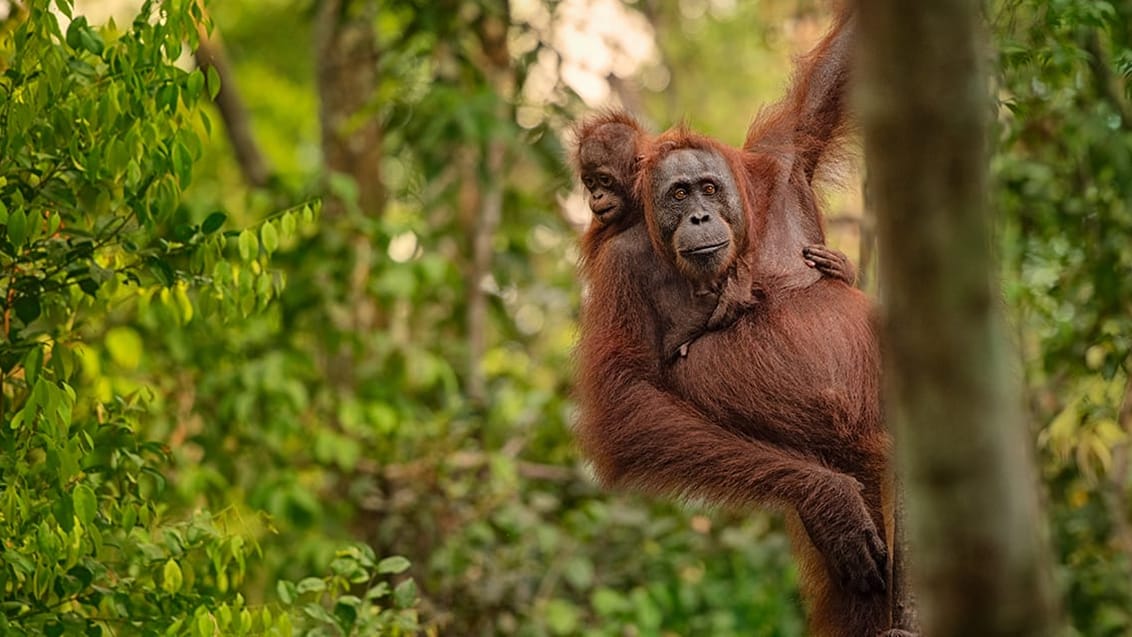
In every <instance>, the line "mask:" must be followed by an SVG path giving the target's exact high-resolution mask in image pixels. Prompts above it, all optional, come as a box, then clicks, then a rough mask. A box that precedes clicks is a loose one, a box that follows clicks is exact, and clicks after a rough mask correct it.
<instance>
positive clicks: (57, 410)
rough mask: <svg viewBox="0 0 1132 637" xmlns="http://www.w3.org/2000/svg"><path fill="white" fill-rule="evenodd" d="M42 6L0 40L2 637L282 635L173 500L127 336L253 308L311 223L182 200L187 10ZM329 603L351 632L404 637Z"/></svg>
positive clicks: (193, 10)
mask: <svg viewBox="0 0 1132 637" xmlns="http://www.w3.org/2000/svg"><path fill="white" fill-rule="evenodd" d="M54 9H55V10H56V11H52V10H51V8H50V7H49V6H47V4H46V3H29V4H28V6H27V9H26V11H27V13H26V14H25V15H19V16H17V18H16V19H17V20H18V24H16V25H15V26H14V27H12V28H11V29H10V30H6V31H5V32H4V35H3V39H2V40H0V64H2V68H3V76H2V78H0V127H2V128H3V131H4V133H3V135H0V157H2V159H0V201H2V202H3V203H2V204H0V223H2V224H3V227H4V233H3V240H2V241H0V288H2V289H3V290H4V297H3V299H2V302H3V335H4V340H3V343H2V344H0V373H2V381H3V391H2V394H0V400H2V401H3V420H2V427H3V432H4V433H3V436H2V437H0V445H2V449H3V453H2V454H0V535H2V536H3V538H4V543H3V551H2V553H0V557H2V562H0V588H2V590H3V594H4V604H3V605H4V614H3V615H0V632H4V633H5V634H10V633H14V634H43V635H62V634H68V635H69V634H82V635H99V634H124V633H129V634H133V633H138V634H169V635H174V634H193V635H213V634H224V635H244V634H290V631H291V629H290V626H291V625H292V623H291V622H292V620H291V618H290V615H288V614H287V613H286V612H280V611H279V610H275V611H272V610H271V609H270V608H268V607H263V608H260V609H254V608H249V607H248V606H247V605H246V604H245V602H244V598H243V596H242V595H241V594H240V593H239V592H237V591H238V590H239V589H240V588H241V587H242V586H243V585H244V582H245V578H246V576H247V574H248V563H249V561H251V562H254V561H255V560H256V559H258V557H259V555H260V551H259V547H257V546H256V544H255V541H254V535H253V534H252V533H250V532H249V529H248V526H249V525H248V524H247V523H245V521H244V520H242V519H241V517H240V515H239V513H238V512H236V511H234V510H228V511H225V512H224V513H221V514H216V515H214V514H210V513H209V512H208V509H206V508H201V507H199V505H198V506H183V505H182V506H178V505H177V503H176V502H175V498H171V497H170V496H171V493H170V481H169V477H168V476H169V471H170V469H171V467H170V464H169V463H170V460H171V454H172V452H173V450H172V449H171V447H170V445H169V443H168V442H164V441H156V440H154V439H152V438H150V437H149V436H147V435H146V433H147V432H148V433H152V425H151V423H152V421H153V420H154V419H155V417H156V415H157V414H159V413H161V412H162V411H163V410H164V409H165V407H166V404H167V403H165V402H164V398H165V397H164V396H163V395H162V392H161V388H160V386H159V385H156V384H153V383H150V382H148V378H150V374H152V373H154V372H155V371H156V372H159V371H160V370H161V368H160V366H159V365H160V362H161V361H160V359H159V358H158V357H155V356H153V355H151V353H150V352H149V351H148V346H147V343H146V339H145V331H146V329H147V328H152V329H160V330H178V329H182V328H184V327H185V326H186V325H188V324H191V323H194V322H195V323H196V324H203V323H206V322H225V321H231V322H238V321H240V320H242V319H244V318H245V317H247V316H249V315H251V314H252V313H254V312H258V311H262V310H263V309H264V308H265V307H266V306H267V304H268V302H270V301H271V300H272V299H273V298H275V297H276V296H277V295H278V294H279V292H280V290H281V289H282V277H281V276H280V273H278V272H275V271H272V270H271V269H270V267H269V257H270V255H271V253H273V252H274V251H275V250H277V249H278V247H279V243H280V241H281V240H289V239H290V238H291V237H293V236H294V235H295V234H296V233H297V231H298V225H299V224H300V223H302V224H303V225H304V226H309V225H313V222H314V216H315V207H312V206H309V205H308V206H299V207H298V208H296V209H295V210H293V211H292V210H286V211H283V212H282V213H280V214H279V215H278V216H277V217H275V218H273V219H269V220H267V221H264V222H262V223H259V224H257V227H254V228H248V229H245V230H242V231H239V232H237V231H227V232H225V231H223V228H224V226H225V222H226V215H225V213H223V212H213V213H212V214H209V215H207V216H205V217H204V218H203V219H202V220H200V221H199V222H196V221H194V219H193V218H192V217H191V216H190V215H189V213H188V211H187V210H186V208H185V207H184V206H183V205H182V204H181V199H182V196H183V190H184V188H186V187H187V186H189V184H190V183H191V181H192V177H193V175H192V168H193V163H194V161H195V160H196V158H198V157H199V156H200V155H201V149H202V142H201V139H200V137H199V135H198V128H197V125H198V122H199V126H200V127H202V128H203V129H205V130H207V129H208V127H209V120H208V118H207V116H206V115H204V111H203V110H201V108H200V105H201V104H202V102H203V101H204V100H207V99H208V97H209V95H207V94H206V93H205V89H204V87H205V79H204V76H203V74H202V73H201V71H199V70H194V71H191V72H188V71H184V70H182V69H180V68H178V67H177V66H176V65H175V62H176V60H177V58H179V57H180V55H181V50H182V45H183V43H184V42H188V43H189V45H190V46H193V45H194V44H195V38H196V37H197V36H196V33H197V31H196V29H195V24H196V22H197V21H199V20H201V19H202V15H201V13H200V9H199V6H198V5H196V4H195V3H158V2H146V3H145V4H144V6H143V7H142V9H141V12H140V13H139V14H138V16H137V17H136V18H135V19H134V21H133V22H132V23H131V24H130V26H129V27H128V28H126V29H123V30H121V31H119V30H118V29H117V28H116V27H115V26H114V25H113V24H110V25H108V26H107V27H106V28H104V29H95V28H93V27H92V26H91V25H89V24H88V23H87V21H86V19H85V18H84V17H82V16H72V7H71V4H70V2H65V1H62V0H60V1H59V2H56V3H55V5H54ZM5 26H8V25H5ZM213 86H215V84H213ZM370 562H372V556H371V558H370ZM335 564H336V563H332V568H333V567H334V566H335ZM367 566H372V565H371V564H369V563H367V562H363V563H362V564H361V565H360V566H359V567H358V568H357V569H356V570H361V571H364V569H365V568H366V567H367ZM377 570H378V571H381V569H377ZM381 572H388V571H381ZM352 576H355V577H356V575H355V574H352ZM335 581H336V580H335ZM350 581H355V580H350ZM406 581H411V580H406ZM332 592H333V593H334V595H333V598H332V599H330V601H328V602H327V603H331V602H332V603H333V604H335V605H336V606H335V607H337V605H342V604H345V605H346V606H348V607H349V608H351V609H352V610H353V611H354V612H355V613H356V614H357V615H358V616H359V617H364V618H365V621H364V623H361V624H359V625H361V626H363V627H364V629H365V634H375V630H376V629H381V630H385V629H387V628H388V629H389V630H391V631H393V632H391V633H390V634H395V633H396V630H403V629H406V628H408V629H412V626H413V625H414V624H413V622H412V615H411V612H410V611H407V610H405V611H398V612H397V613H395V614H394V615H393V616H390V617H384V616H381V617H378V618H375V617H374V616H375V615H376V611H377V610H379V609H380V607H379V606H377V602H375V601H373V600H375V599H376V597H374V598H370V599H367V600H364V601H362V600H358V601H356V602H354V601H353V600H350V599H349V598H348V596H345V595H340V594H339V593H341V587H336V588H333V589H332ZM413 601H414V595H413V593H412V591H411V590H409V591H407V592H402V593H400V594H399V596H398V599H397V603H398V608H401V609H408V608H410V607H411V606H412V603H413ZM313 608H314V607H313V606H310V605H307V606H306V607H305V608H304V611H305V612H306V614H307V615H310V614H311V612H312V609H313ZM357 623H358V622H357V621H355V622H350V623H349V625H350V626H352V625H354V624H357ZM335 625H336V626H345V625H347V624H346V623H339V624H335ZM397 626H400V627H401V628H396V627H397ZM346 633H349V630H347V631H346ZM355 634H360V633H355Z"/></svg>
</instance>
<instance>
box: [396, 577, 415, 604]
mask: <svg viewBox="0 0 1132 637" xmlns="http://www.w3.org/2000/svg"><path fill="white" fill-rule="evenodd" d="M416 603H417V583H416V582H414V581H413V580H411V579H407V580H405V581H403V582H401V583H400V584H398V585H397V588H394V589H393V605H394V606H396V607H397V608H409V607H411V606H412V605H413V604H416Z"/></svg>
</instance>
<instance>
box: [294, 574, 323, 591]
mask: <svg viewBox="0 0 1132 637" xmlns="http://www.w3.org/2000/svg"><path fill="white" fill-rule="evenodd" d="M295 589H296V590H297V591H298V592H299V593H300V594H302V593H313V592H318V591H324V590H326V582H324V581H322V580H321V579H320V578H317V577H308V578H306V579H304V580H302V581H301V582H299V585H298V586H296V587H295Z"/></svg>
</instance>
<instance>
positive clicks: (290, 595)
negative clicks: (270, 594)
mask: <svg viewBox="0 0 1132 637" xmlns="http://www.w3.org/2000/svg"><path fill="white" fill-rule="evenodd" d="M275 593H276V594H277V595H279V601H281V602H283V604H284V605H286V606H290V605H291V604H294V603H295V598H296V597H298V596H299V591H298V590H297V589H296V588H295V584H294V583H293V582H288V581H287V580H282V579H281V580H279V581H278V582H276V583H275Z"/></svg>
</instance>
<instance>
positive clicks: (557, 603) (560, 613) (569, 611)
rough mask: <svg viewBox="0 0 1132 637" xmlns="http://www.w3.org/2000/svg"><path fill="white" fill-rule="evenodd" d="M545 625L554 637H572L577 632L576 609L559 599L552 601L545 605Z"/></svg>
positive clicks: (577, 619) (577, 618)
mask: <svg viewBox="0 0 1132 637" xmlns="http://www.w3.org/2000/svg"><path fill="white" fill-rule="evenodd" d="M546 624H547V626H549V627H550V630H551V632H553V633H554V634H555V635H574V634H577V632H578V624H579V617H578V608H577V607H576V606H574V604H572V603H570V602H568V601H566V600H561V599H552V600H550V602H549V603H547V605H546Z"/></svg>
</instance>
